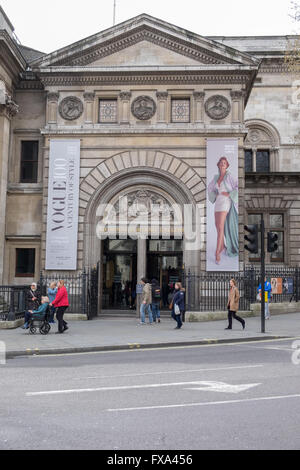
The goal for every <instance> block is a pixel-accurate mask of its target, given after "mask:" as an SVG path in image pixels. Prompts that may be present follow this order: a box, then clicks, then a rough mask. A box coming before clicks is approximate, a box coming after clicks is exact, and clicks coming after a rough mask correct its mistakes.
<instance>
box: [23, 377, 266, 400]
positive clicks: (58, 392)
mask: <svg viewBox="0 0 300 470" xmlns="http://www.w3.org/2000/svg"><path fill="white" fill-rule="evenodd" d="M201 384H202V382H201V381H199V380H197V381H188V382H174V383H165V384H145V385H121V386H118V387H99V388H81V389H80V388H79V389H71V390H50V391H44V392H27V393H26V396H27V397H37V396H45V395H68V394H69V395H70V394H72V393H78V394H79V393H93V392H108V391H120V390H138V389H143V388H163V387H164V388H167V387H180V386H184V387H185V386H188V385H198V386H199V385H201ZM249 385H251V386H252V385H254V384H249ZM255 385H259V384H255Z"/></svg>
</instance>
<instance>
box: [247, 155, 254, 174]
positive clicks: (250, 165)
mask: <svg viewBox="0 0 300 470" xmlns="http://www.w3.org/2000/svg"><path fill="white" fill-rule="evenodd" d="M252 171H253V152H252V150H245V172H246V173H251V172H252Z"/></svg>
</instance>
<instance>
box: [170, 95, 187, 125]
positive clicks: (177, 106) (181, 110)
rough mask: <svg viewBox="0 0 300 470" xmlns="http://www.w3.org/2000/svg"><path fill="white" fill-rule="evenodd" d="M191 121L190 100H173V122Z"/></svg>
mask: <svg viewBox="0 0 300 470" xmlns="http://www.w3.org/2000/svg"><path fill="white" fill-rule="evenodd" d="M190 120H191V112H190V99H189V98H176V99H172V122H182V123H188V122H190Z"/></svg>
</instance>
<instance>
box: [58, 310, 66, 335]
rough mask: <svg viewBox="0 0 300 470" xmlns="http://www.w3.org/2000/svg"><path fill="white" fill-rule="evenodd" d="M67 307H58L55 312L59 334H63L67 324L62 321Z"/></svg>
mask: <svg viewBox="0 0 300 470" xmlns="http://www.w3.org/2000/svg"><path fill="white" fill-rule="evenodd" d="M67 308H68V307H58V309H57V312H56V318H57V321H58V331H59V332H60V333H63V332H64V330H65V328H66V326H67V323H66V322H65V321H64V313H65V311H66V310H67Z"/></svg>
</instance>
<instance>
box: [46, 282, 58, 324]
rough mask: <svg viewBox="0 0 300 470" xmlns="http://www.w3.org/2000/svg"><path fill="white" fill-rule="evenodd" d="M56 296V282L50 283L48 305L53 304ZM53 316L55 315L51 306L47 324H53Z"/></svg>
mask: <svg viewBox="0 0 300 470" xmlns="http://www.w3.org/2000/svg"><path fill="white" fill-rule="evenodd" d="M56 294H57V287H56V282H51V284H50V286H49V287H48V297H49V300H50V303H52V302H54V300H55V297H56ZM54 314H55V307H53V306H52V307H50V320H49V323H55V321H54Z"/></svg>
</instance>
